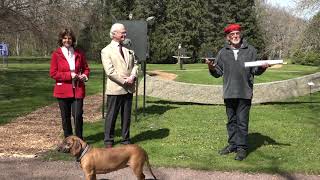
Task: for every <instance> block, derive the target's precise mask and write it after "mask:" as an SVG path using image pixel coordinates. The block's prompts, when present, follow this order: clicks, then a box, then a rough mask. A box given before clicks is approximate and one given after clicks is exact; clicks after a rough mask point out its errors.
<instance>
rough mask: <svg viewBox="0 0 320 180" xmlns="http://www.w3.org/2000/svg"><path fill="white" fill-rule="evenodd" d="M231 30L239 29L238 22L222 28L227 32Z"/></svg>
mask: <svg viewBox="0 0 320 180" xmlns="http://www.w3.org/2000/svg"><path fill="white" fill-rule="evenodd" d="M232 31H241V26H240V25H239V24H229V25H228V26H227V27H225V28H224V33H226V34H229V33H230V32H232Z"/></svg>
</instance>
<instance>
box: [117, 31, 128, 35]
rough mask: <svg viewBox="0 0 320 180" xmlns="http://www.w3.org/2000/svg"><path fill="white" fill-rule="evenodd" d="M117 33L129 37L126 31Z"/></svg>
mask: <svg viewBox="0 0 320 180" xmlns="http://www.w3.org/2000/svg"><path fill="white" fill-rule="evenodd" d="M116 32H117V33H120V34H122V35H127V32H126V31H123V32H119V31H116Z"/></svg>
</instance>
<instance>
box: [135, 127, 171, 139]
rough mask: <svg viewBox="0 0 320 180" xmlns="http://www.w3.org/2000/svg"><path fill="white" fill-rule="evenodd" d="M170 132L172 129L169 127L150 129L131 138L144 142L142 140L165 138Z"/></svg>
mask: <svg viewBox="0 0 320 180" xmlns="http://www.w3.org/2000/svg"><path fill="white" fill-rule="evenodd" d="M169 132H170V130H169V129H167V128H163V129H156V130H148V131H144V132H141V133H140V134H137V135H135V136H134V137H132V138H131V140H132V142H134V143H137V142H142V141H147V140H152V139H163V138H165V137H168V136H169Z"/></svg>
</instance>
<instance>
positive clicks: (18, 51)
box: [16, 33, 20, 56]
mask: <svg viewBox="0 0 320 180" xmlns="http://www.w3.org/2000/svg"><path fill="white" fill-rule="evenodd" d="M16 55H17V56H20V34H19V33H17V36H16Z"/></svg>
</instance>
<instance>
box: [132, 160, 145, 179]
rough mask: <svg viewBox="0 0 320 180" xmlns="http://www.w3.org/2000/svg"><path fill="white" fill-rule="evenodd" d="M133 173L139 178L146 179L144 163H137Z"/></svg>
mask: <svg viewBox="0 0 320 180" xmlns="http://www.w3.org/2000/svg"><path fill="white" fill-rule="evenodd" d="M132 170H133V173H134V174H135V175H136V176H137V178H138V180H144V178H145V175H144V174H143V163H142V164H141V163H137V164H135V165H134V166H133V167H132Z"/></svg>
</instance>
